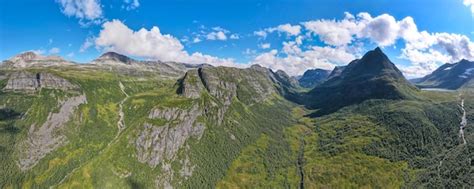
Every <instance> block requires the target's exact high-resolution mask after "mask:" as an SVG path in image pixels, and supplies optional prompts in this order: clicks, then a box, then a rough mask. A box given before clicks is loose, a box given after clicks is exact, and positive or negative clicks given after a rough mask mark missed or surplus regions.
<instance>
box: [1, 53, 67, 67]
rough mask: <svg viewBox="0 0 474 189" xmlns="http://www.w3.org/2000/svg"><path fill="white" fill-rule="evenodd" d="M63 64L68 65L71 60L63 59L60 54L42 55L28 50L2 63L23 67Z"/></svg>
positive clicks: (7, 65)
mask: <svg viewBox="0 0 474 189" xmlns="http://www.w3.org/2000/svg"><path fill="white" fill-rule="evenodd" d="M63 64H68V65H69V64H71V62H68V61H66V60H64V59H63V58H61V57H60V56H43V55H38V54H36V53H34V52H31V51H28V52H24V53H21V54H18V55H16V56H14V57H12V58H10V59H9V60H6V61H5V64H4V65H5V66H6V67H14V68H25V67H31V66H54V65H63Z"/></svg>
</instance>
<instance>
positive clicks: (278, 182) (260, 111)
mask: <svg viewBox="0 0 474 189" xmlns="http://www.w3.org/2000/svg"><path fill="white" fill-rule="evenodd" d="M10 71H11V70H10ZM30 71H34V72H38V71H41V72H50V73H53V74H55V75H58V76H60V77H63V78H65V79H67V80H68V81H70V82H71V83H73V84H76V85H78V86H80V90H77V91H74V90H70V91H63V90H52V89H49V90H46V89H41V90H40V91H36V92H29V93H25V92H9V91H2V92H1V93H0V160H1V161H0V169H1V170H4V171H1V172H0V187H1V188H45V187H49V186H53V188H156V187H157V186H158V184H157V183H158V182H161V181H160V178H167V179H168V181H169V182H170V184H171V185H172V186H175V187H178V188H214V187H217V188H299V186H301V185H303V186H304V187H306V188H340V187H342V188H403V187H408V188H411V187H418V186H421V187H426V188H439V187H445V188H462V187H471V186H473V185H474V184H473V183H472V182H473V181H472V179H471V178H472V176H473V175H472V173H473V172H472V167H473V161H472V158H471V157H472V156H473V152H474V149H473V148H474V147H473V146H472V144H471V143H470V142H469V143H468V144H467V145H462V144H461V143H460V140H459V138H458V131H459V127H458V124H459V122H460V116H461V113H462V112H461V111H460V108H459V101H460V99H459V96H458V94H457V93H442V92H427V91H413V90H412V89H411V88H409V89H408V88H407V89H406V90H410V91H409V92H410V93H405V92H403V89H404V88H403V87H406V85H402V86H401V87H397V86H396V87H397V91H401V93H403V94H410V95H414V96H415V97H416V98H403V99H396V100H393V99H392V100H390V99H385V100H384V99H379V100H374V99H372V100H364V101H361V102H360V103H355V104H352V105H350V106H344V107H342V108H341V107H338V108H337V109H334V110H332V113H330V114H329V113H328V112H327V113H325V114H319V115H318V116H317V117H315V116H314V115H316V114H315V112H317V110H314V111H313V110H308V109H305V108H304V107H302V106H298V105H296V104H294V103H292V102H290V101H288V100H286V99H284V98H283V97H282V96H281V95H279V94H277V93H275V92H276V91H278V90H274V91H272V90H266V91H270V92H274V93H272V94H270V95H268V96H265V98H261V97H260V98H256V97H255V94H254V93H258V90H257V88H255V86H260V85H262V86H265V87H268V88H270V87H275V85H276V84H275V83H269V82H271V81H270V79H269V78H267V77H263V76H261V75H259V72H257V71H255V70H250V69H249V70H246V71H242V72H240V70H238V69H234V68H232V69H225V70H224V71H220V70H219V68H212V69H209V70H208V71H209V72H210V73H211V72H212V73H213V74H215V76H216V77H218V78H221V80H218V81H225V82H238V85H237V88H236V91H235V92H236V95H235V96H234V97H233V98H232V100H231V103H230V104H225V102H223V100H222V99H221V98H218V97H216V96H213V95H212V94H210V92H209V91H203V92H202V94H201V97H200V98H198V99H190V98H185V97H183V96H181V95H178V94H176V91H177V90H178V87H179V86H178V85H177V84H176V83H177V82H176V81H177V78H162V77H160V76H157V75H156V74H153V73H147V72H133V73H128V72H121V71H117V70H98V69H90V68H80V67H51V68H47V69H46V68H44V69H35V70H30ZM4 72H6V73H8V72H9V71H2V74H5V73H4ZM214 72H215V73H214ZM212 73H211V74H212ZM246 76H248V77H247V78H244V77H246ZM242 78H244V79H242ZM195 79H197V78H195ZM195 82H199V81H198V80H196V81H195ZM5 83H6V80H0V87H2V86H5ZM120 83H122V84H123V86H124V88H123V91H122V89H121V87H120ZM217 83H218V82H217ZM394 83H396V82H394ZM216 86H220V85H216ZM224 86H225V85H224ZM2 88H3V87H2ZM217 90H224V89H222V88H218V89H217ZM280 92H281V91H280ZM81 94H84V95H85V96H86V97H87V103H85V104H81V105H80V106H79V107H78V108H77V109H75V112H74V114H73V116H72V117H70V118H69V121H68V123H67V124H66V125H64V126H63V127H62V128H61V129H60V130H58V131H57V133H55V134H57V135H62V136H65V137H66V138H67V142H65V143H64V144H62V145H60V146H59V147H58V148H57V149H55V150H53V151H52V152H51V153H48V154H47V155H46V156H45V157H44V158H42V159H41V160H40V161H39V162H38V163H37V164H36V165H35V166H34V167H33V168H32V169H29V170H25V171H21V170H20V168H19V167H18V165H17V162H18V157H19V153H20V152H21V151H22V150H24V149H22V148H21V145H19V144H20V143H22V142H24V141H25V140H27V139H28V137H29V134H28V133H29V130H30V128H31V126H32V125H41V124H43V123H44V122H46V120H47V119H48V117H49V115H50V113H55V112H58V111H59V109H60V107H61V102H63V101H64V100H65V99H68V98H70V97H73V96H77V95H81ZM225 94H227V93H225ZM127 95H128V97H127ZM260 95H261V94H260ZM292 97H295V98H296V96H292ZM463 97H464V99H465V100H466V102H465V109H466V110H467V114H468V116H467V118H468V127H467V129H466V131H465V132H466V137H467V140H468V141H474V135H473V134H472V133H474V129H473V128H474V126H472V127H471V125H472V123H474V101H473V100H471V99H474V98H472V97H473V95H472V94H469V93H468V92H467V91H464V94H463ZM195 106H198V107H199V109H200V111H202V112H203V113H202V114H200V115H199V116H198V118H197V119H198V121H199V122H200V123H203V124H204V127H205V129H204V132H203V134H202V136H200V137H199V138H190V139H188V140H186V142H185V143H184V145H183V147H181V148H180V149H179V151H178V152H177V154H176V157H175V158H174V159H166V160H164V161H163V162H162V163H161V164H158V165H157V166H156V167H153V166H149V165H148V164H146V163H142V162H140V161H139V160H138V158H137V148H136V144H135V142H136V139H137V138H138V137H139V135H140V133H141V132H142V131H143V130H144V129H145V128H144V125H145V123H148V124H151V125H153V126H154V127H155V128H160V127H163V126H165V125H167V124H169V125H170V128H175V124H174V123H169V122H168V120H166V119H163V118H156V119H155V118H150V117H149V114H150V112H151V110H153V109H155V108H162V109H164V108H178V109H183V110H187V109H191V108H192V107H195ZM120 107H122V109H121V108H120ZM121 110H122V111H123V117H124V123H125V124H124V125H125V127H124V129H119V127H118V123H119V121H120V117H121V115H120V111H121ZM221 114H222V116H221V117H220V115H221ZM186 161H189V162H190V165H188V164H186V163H184V162H186ZM440 162H442V163H440ZM165 164H166V165H168V164H169V165H170V170H171V175H168V174H169V172H167V171H166V170H165V167H164V166H165ZM186 167H187V168H188V169H189V170H191V171H189V170H188V172H191V176H188V175H187V174H185V173H183V171H182V170H183V169H185V168H186Z"/></svg>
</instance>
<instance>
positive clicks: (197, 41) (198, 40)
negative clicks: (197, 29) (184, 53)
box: [193, 37, 202, 43]
mask: <svg viewBox="0 0 474 189" xmlns="http://www.w3.org/2000/svg"><path fill="white" fill-rule="evenodd" d="M201 41H202V40H201V39H199V38H198V37H195V38H194V39H193V43H199V42H201Z"/></svg>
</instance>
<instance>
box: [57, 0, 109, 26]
mask: <svg viewBox="0 0 474 189" xmlns="http://www.w3.org/2000/svg"><path fill="white" fill-rule="evenodd" d="M56 2H58V3H59V4H60V5H61V11H62V12H63V13H64V14H65V15H66V16H74V17H76V18H79V19H80V21H81V22H80V23H81V25H88V24H90V23H100V22H101V18H102V17H103V11H102V7H101V4H100V1H99V0H56ZM84 20H86V22H84Z"/></svg>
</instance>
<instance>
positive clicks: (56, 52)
mask: <svg viewBox="0 0 474 189" xmlns="http://www.w3.org/2000/svg"><path fill="white" fill-rule="evenodd" d="M48 52H49V54H58V53H59V52H61V49H59V48H57V47H53V48H51V49H49V51H48Z"/></svg>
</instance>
